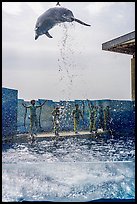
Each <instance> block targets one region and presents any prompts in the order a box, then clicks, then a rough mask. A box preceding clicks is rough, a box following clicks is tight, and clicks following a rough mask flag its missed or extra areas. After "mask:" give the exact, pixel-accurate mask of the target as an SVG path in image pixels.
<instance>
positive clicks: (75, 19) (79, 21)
mask: <svg viewBox="0 0 137 204" xmlns="http://www.w3.org/2000/svg"><path fill="white" fill-rule="evenodd" d="M73 20H74V21H76V22H77V23H80V24H82V25H85V26H91V25H89V24H86V23H84V22H82V21H81V20H79V19H77V18H74V19H73Z"/></svg>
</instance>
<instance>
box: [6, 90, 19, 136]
mask: <svg viewBox="0 0 137 204" xmlns="http://www.w3.org/2000/svg"><path fill="white" fill-rule="evenodd" d="M17 104H18V91H17V90H13V89H8V88H2V136H3V137H5V136H12V135H15V134H16V131H17Z"/></svg>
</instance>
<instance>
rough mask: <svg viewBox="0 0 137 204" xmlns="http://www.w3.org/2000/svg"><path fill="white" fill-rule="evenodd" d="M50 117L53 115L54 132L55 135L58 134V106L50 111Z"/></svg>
mask: <svg viewBox="0 0 137 204" xmlns="http://www.w3.org/2000/svg"><path fill="white" fill-rule="evenodd" d="M52 117H53V126H54V133H55V135H56V136H59V127H60V124H59V123H60V122H59V121H60V118H59V117H60V110H59V107H58V106H57V107H55V108H54V110H53V111H52Z"/></svg>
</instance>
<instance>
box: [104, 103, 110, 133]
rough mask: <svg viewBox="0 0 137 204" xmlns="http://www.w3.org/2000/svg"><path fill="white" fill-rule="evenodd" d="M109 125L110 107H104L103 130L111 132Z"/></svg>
mask: <svg viewBox="0 0 137 204" xmlns="http://www.w3.org/2000/svg"><path fill="white" fill-rule="evenodd" d="M110 123H111V117H110V107H109V106H106V107H105V108H104V130H108V131H110V132H111V127H110Z"/></svg>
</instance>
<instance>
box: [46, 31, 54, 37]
mask: <svg viewBox="0 0 137 204" xmlns="http://www.w3.org/2000/svg"><path fill="white" fill-rule="evenodd" d="M45 35H46V36H47V37H49V38H53V37H52V36H51V35H50V34H49V32H48V31H47V32H46V33H45Z"/></svg>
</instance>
